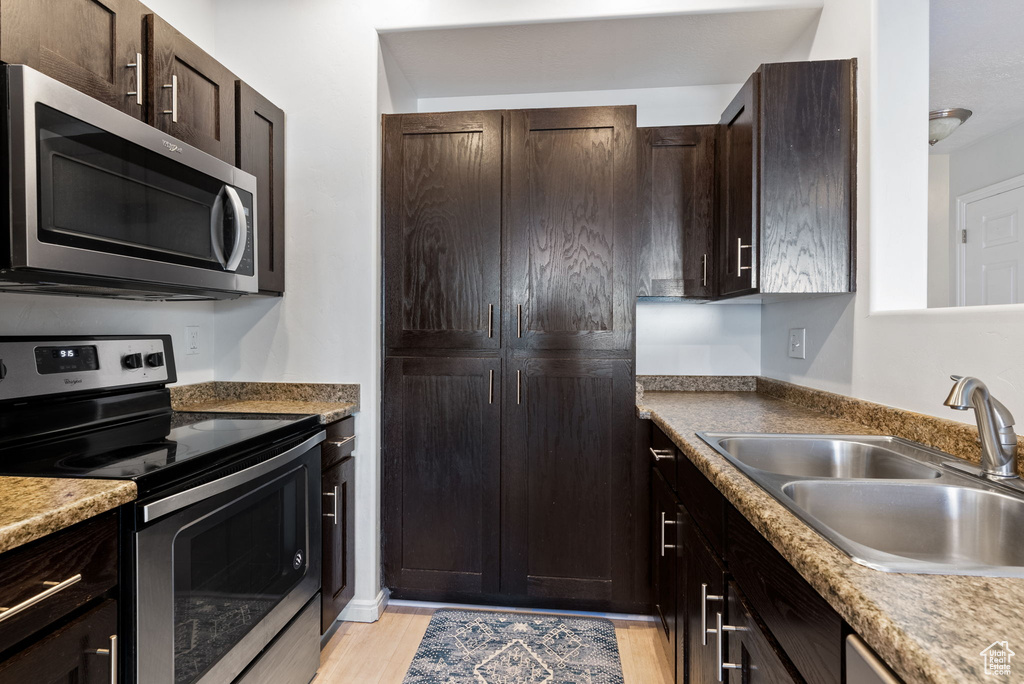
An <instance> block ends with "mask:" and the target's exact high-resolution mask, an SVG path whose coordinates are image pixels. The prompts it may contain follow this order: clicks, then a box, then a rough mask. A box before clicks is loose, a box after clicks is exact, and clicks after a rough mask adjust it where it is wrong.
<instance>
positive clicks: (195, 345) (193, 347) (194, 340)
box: [185, 325, 199, 356]
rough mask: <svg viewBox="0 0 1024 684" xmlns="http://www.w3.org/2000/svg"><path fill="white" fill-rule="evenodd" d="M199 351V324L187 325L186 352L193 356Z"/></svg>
mask: <svg viewBox="0 0 1024 684" xmlns="http://www.w3.org/2000/svg"><path fill="white" fill-rule="evenodd" d="M198 353H199V326H198V325H187V326H185V354H186V355H188V356H193V355H195V354H198Z"/></svg>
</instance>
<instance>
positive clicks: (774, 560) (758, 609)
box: [726, 506, 843, 684]
mask: <svg viewBox="0 0 1024 684" xmlns="http://www.w3.org/2000/svg"><path fill="white" fill-rule="evenodd" d="M728 516H729V548H728V551H727V554H726V564H727V566H728V568H729V572H730V573H732V575H733V577H735V578H736V583H737V584H738V585H739V586H740V587H742V588H743V594H744V596H745V598H746V600H747V603H748V604H749V605H750V607H751V609H753V611H754V612H755V613H756V614H757V616H758V617H759V618H760V619H761V621H762V622H763V623H764V625H765V626H766V627H767V628H768V630H770V631H771V633H772V634H773V635H774V637H775V639H776V641H778V643H779V645H780V646H781V647H782V648H783V649H784V650H785V652H786V654H787V655H788V656H789V659H790V660H791V661H792V662H793V665H795V666H796V669H797V671H799V673H800V674H801V675H802V676H803V678H804V679H806V680H807V681H808V682H815V684H839V682H840V681H841V673H842V658H843V655H842V648H843V621H842V618H840V617H839V614H838V613H836V612H835V611H834V610H832V607H831V606H830V605H829V604H828V602H827V601H825V599H823V598H822V597H821V596H820V595H819V594H818V592H816V591H815V590H814V588H813V587H811V585H810V584H808V583H807V581H806V580H804V578H803V577H801V576H800V573H798V572H797V571H796V570H795V569H793V566H791V565H790V564H789V563H788V562H787V561H786V559H784V558H783V557H782V556H781V555H780V554H779V552H778V551H776V550H775V549H774V548H773V547H772V545H771V544H770V543H769V542H768V540H766V539H765V538H764V537H763V536H761V534H760V533H759V532H758V531H757V530H755V529H754V527H753V526H752V525H751V524H750V523H749V522H747V520H746V518H744V517H743V516H742V515H741V514H740V513H739V512H738V511H736V509H734V508H732V507H731V506H730V507H729V512H728Z"/></svg>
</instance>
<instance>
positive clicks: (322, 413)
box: [175, 399, 359, 425]
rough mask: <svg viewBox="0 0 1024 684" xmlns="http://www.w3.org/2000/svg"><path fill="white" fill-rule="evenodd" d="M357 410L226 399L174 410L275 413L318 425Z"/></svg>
mask: <svg viewBox="0 0 1024 684" xmlns="http://www.w3.org/2000/svg"><path fill="white" fill-rule="evenodd" d="M358 409H359V405H358V404H356V403H353V402H330V401H299V400H291V399H281V400H277V401H272V400H257V399H251V400H245V399H226V400H222V401H208V402H202V403H197V404H181V405H179V406H177V407H176V408H175V410H177V411H196V412H199V413H277V414H302V415H315V416H319V418H320V424H321V425H326V424H327V423H333V422H334V421H336V420H341V419H342V418H345V417H346V416H351V415H352V414H353V413H355V412H356V411H357V410H358Z"/></svg>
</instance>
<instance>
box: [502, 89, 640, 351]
mask: <svg viewBox="0 0 1024 684" xmlns="http://www.w3.org/2000/svg"><path fill="white" fill-rule="evenodd" d="M507 125H508V134H507V140H508V145H507V152H506V159H505V164H506V172H505V177H506V182H505V188H504V190H505V206H506V207H507V209H506V216H505V218H506V221H505V224H506V236H505V243H506V247H505V250H506V259H505V279H504V288H505V293H506V295H505V339H506V340H507V341H508V346H510V347H512V348H516V349H535V350H536V349H557V350H584V351H588V350H589V351H593V350H623V351H626V350H631V349H632V348H633V344H634V331H633V326H634V321H633V317H634V309H635V301H634V298H635V296H636V286H635V282H636V281H635V271H636V269H635V263H634V252H633V244H632V241H633V232H634V228H635V223H636V178H637V176H636V107H634V106H628V107H583V108H567V109H529V110H518V111H513V112H510V113H509V119H508V124H507Z"/></svg>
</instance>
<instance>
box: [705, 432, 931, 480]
mask: <svg viewBox="0 0 1024 684" xmlns="http://www.w3.org/2000/svg"><path fill="white" fill-rule="evenodd" d="M718 447H719V449H720V450H721V451H725V452H726V454H727V455H728V456H731V457H732V458H733V459H734V460H735V461H739V462H740V463H741V464H744V465H747V466H749V467H751V468H757V469H758V470H763V471H765V472H769V473H775V474H777V475H787V476H792V477H828V478H844V479H854V478H856V479H860V478H882V479H887V480H902V479H929V478H935V477H939V475H941V473H940V472H939V471H938V470H936V469H935V468H931V467H929V466H927V465H924V464H923V463H918V462H917V461H914V460H911V459H909V458H907V457H906V456H903V455H901V454H898V453H896V452H895V451H892V450H890V449H886V448H884V447H881V446H879V445H877V444H870V443H866V442H863V441H853V440H850V439H840V438H815V437H791V436H787V435H780V436H775V437H772V436H764V437H727V438H723V439H720V440H718Z"/></svg>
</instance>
